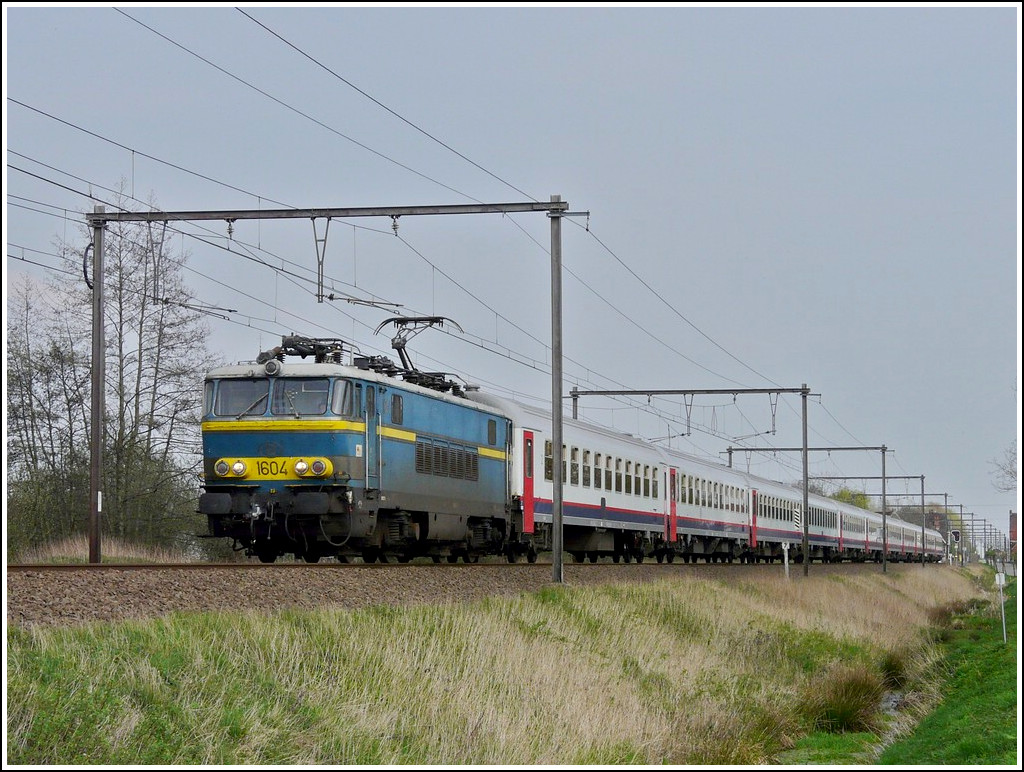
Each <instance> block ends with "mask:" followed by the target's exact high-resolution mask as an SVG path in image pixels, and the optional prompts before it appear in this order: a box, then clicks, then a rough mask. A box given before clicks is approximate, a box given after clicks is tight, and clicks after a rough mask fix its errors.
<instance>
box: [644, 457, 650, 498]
mask: <svg viewBox="0 0 1024 772" xmlns="http://www.w3.org/2000/svg"><path fill="white" fill-rule="evenodd" d="M650 495H651V467H650V466H648V465H647V464H644V496H647V497H648V498H650Z"/></svg>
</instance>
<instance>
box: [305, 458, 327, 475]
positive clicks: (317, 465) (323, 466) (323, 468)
mask: <svg viewBox="0 0 1024 772" xmlns="http://www.w3.org/2000/svg"><path fill="white" fill-rule="evenodd" d="M310 470H312V472H313V474H315V475H316V476H317V477H323V476H324V475H325V474H327V472H328V471H329V470H330V465H329V464H328V463H327V462H326V461H324V460H323V459H322V458H318V459H316V460H315V461H313V463H312V464H311V465H310Z"/></svg>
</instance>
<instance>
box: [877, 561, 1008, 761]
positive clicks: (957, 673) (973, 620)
mask: <svg viewBox="0 0 1024 772" xmlns="http://www.w3.org/2000/svg"><path fill="white" fill-rule="evenodd" d="M1004 597H1005V601H1004V603H1003V608H1004V610H1005V612H1006V638H1007V640H1006V643H1003V624H1002V618H1001V615H1000V613H999V609H998V604H996V608H994V609H992V611H991V612H990V613H984V612H983V613H979V612H978V610H976V609H975V610H973V612H970V613H968V614H966V615H957V614H953V615H951V617H950V619H949V622H948V625H949V628H948V629H949V636H948V637H947V638H946V642H945V643H944V644H943V648H944V657H943V665H944V667H945V669H946V676H945V678H946V688H945V689H944V690H943V699H942V702H941V704H940V705H939V706H938V707H937V708H936V709H935V710H934V711H933V712H932V713H931V714H930V715H928V716H927V717H926V718H925V719H924V720H923V721H922V722H921V723H920V725H919V726H918V727H917V730H916V731H915V732H914V734H913V735H912V736H910V737H907V738H906V739H903V740H900V741H899V742H896V743H894V744H893V745H891V746H890V747H889V748H887V749H886V750H885V752H884V753H882V755H881V757H880V758H879V760H878V763H879V764H900V765H916V764H927V765H935V764H986V765H993V764H1013V765H1016V764H1018V763H1019V762H1020V755H1019V754H1020V745H1019V741H1020V738H1019V736H1018V735H1017V605H1016V598H1017V583H1016V581H1014V582H1012V583H1011V584H1009V585H1008V586H1007V587H1005V588H1004Z"/></svg>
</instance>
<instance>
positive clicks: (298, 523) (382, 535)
mask: <svg viewBox="0 0 1024 772" xmlns="http://www.w3.org/2000/svg"><path fill="white" fill-rule="evenodd" d="M439 319H440V318H439V317H431V318H419V319H412V320H402V321H409V322H426V323H428V324H429V323H433V322H436V321H438V320H439ZM382 326H383V325H382ZM395 340H396V341H398V340H399V338H396V339H395ZM344 348H345V344H344V343H343V342H342V341H340V340H328V339H310V338H301V337H295V336H291V337H286V338H284V339H283V340H282V344H281V346H278V347H276V348H274V349H272V350H271V351H269V352H264V353H263V354H261V355H260V356H259V357H258V358H257V360H256V362H254V363H250V364H241V365H234V366H229V367H221V368H217V369H215V370H212V371H211V372H209V373H208V375H207V377H206V383H205V393H204V402H203V415H204V418H203V423H202V432H203V493H202V494H201V495H200V499H199V512H201V513H202V514H205V515H206V516H207V520H208V524H209V532H208V535H209V536H212V537H225V538H230V539H232V540H233V541H232V543H233V546H234V548H235V549H236V550H244V551H245V552H246V554H248V555H254V556H256V557H257V558H258V559H259V560H260V561H262V562H264V563H272V562H274V561H275V560H276V559H278V558H279V557H282V556H286V555H294V556H295V557H296V558H301V559H303V560H305V561H307V562H310V563H315V562H318V561H319V560H320V559H321V558H324V557H335V558H337V559H338V560H340V561H343V562H344V561H348V560H349V559H350V558H354V557H359V558H362V559H363V560H364V561H367V562H377V561H380V562H388V561H392V560H394V561H397V562H408V561H409V560H411V559H412V558H416V557H422V556H426V557H430V558H432V559H433V560H434V561H435V562H440V561H441V560H446V561H448V562H456V561H458V560H459V559H462V560H463V561H465V562H468V563H471V562H477V561H478V560H479V559H480V557H481V556H485V555H504V556H505V557H506V558H507V560H508V561H509V562H515V561H517V560H520V559H522V558H525V559H526V560H528V561H530V562H533V561H535V560H536V559H537V554H538V553H539V552H542V551H545V550H550V549H551V546H552V488H553V480H554V474H555V470H554V468H553V457H554V454H553V448H552V444H551V414H550V412H548V411H545V410H541V409H538V408H535V407H531V406H527V405H524V404H519V403H517V402H513V401H511V400H507V399H502V398H499V397H496V396H491V395H486V394H484V393H482V392H480V391H479V390H476V389H473V388H470V387H462V386H460V385H458V384H457V383H455V382H454V381H452V380H448V379H447V378H446V376H445V374H443V373H424V372H421V371H418V370H415V369H414V368H412V367H411V366H410V364H409V361H408V358H407V357H406V355H405V351H404V345H403V346H401V347H399V346H398V345H396V349H397V350H398V351H399V354H400V355H401V360H402V364H403V366H402V367H399V366H397V365H395V364H394V363H393V362H392V361H391V360H390V359H387V358H385V357H359V356H356V357H354V358H353V359H352V364H344V363H343V357H344ZM563 442H564V448H563V453H562V459H563V463H562V469H561V474H562V479H563V508H562V522H563V530H562V543H563V548H564V550H565V551H566V552H568V553H569V554H570V555H571V556H572V558H573V559H574V560H575V561H578V562H582V561H585V560H589V561H591V562H596V561H597V560H598V558H601V557H608V558H611V559H612V560H613V561H615V562H620V561H623V562H627V563H628V562H630V561H643V560H645V559H656V560H658V561H659V562H660V561H666V560H667V561H673V560H680V561H687V562H696V561H698V560H703V561H706V562H719V561H721V562H732V561H734V560H739V561H743V562H761V561H767V562H771V561H775V560H781V559H782V558H783V555H784V550H786V549H788V550H789V559H790V560H792V561H794V562H801V561H803V560H812V561H825V562H836V561H845V560H848V561H876V562H877V561H881V560H882V559H883V544H884V545H887V547H888V552H887V554H886V555H885V558H886V559H887V560H889V561H892V562H898V561H921V560H922V559H924V560H927V561H938V560H940V559H941V558H942V556H943V554H944V544H943V540H942V536H941V534H940V533H938V532H936V531H932V530H925V531H924V532H923V534H922V529H921V527H920V526H917V525H912V524H910V523H906V522H902V521H900V520H899V519H897V518H894V517H888V518H887V519H886V521H887V522H886V527H887V529H888V534H887V538H883V533H882V525H883V523H882V517H881V515H879V514H876V513H874V512H870V511H866V510H863V509H858V508H856V507H852V506H849V505H846V504H842V503H840V502H837V501H835V500H833V499H829V498H823V497H820V496H813V495H812V496H810V497H809V508H808V511H807V512H804V511H803V493H802V491H801V490H800V489H799V488H795V487H793V486H790V485H786V484H782V483H778V482H772V481H770V480H766V479H761V478H759V477H755V476H752V475H750V474H745V473H743V472H741V471H739V470H736V469H732V468H729V467H725V466H722V465H720V464H714V463H709V462H707V461H704V460H701V459H698V458H695V457H692V456H689V455H687V454H684V453H681V452H679V451H675V450H671V449H668V448H665V447H662V446H659V445H655V444H651V443H649V442H645V441H643V440H640V439H638V438H635V437H632V436H629V435H624V434H621V433H616V432H614V431H611V430H608V429H605V428H601V427H598V426H594V425H590V424H587V423H585V422H583V421H576V420H572V419H565V420H564V422H563ZM804 518H806V520H807V532H808V540H807V541H808V545H809V551H808V554H807V555H804V554H803V538H804Z"/></svg>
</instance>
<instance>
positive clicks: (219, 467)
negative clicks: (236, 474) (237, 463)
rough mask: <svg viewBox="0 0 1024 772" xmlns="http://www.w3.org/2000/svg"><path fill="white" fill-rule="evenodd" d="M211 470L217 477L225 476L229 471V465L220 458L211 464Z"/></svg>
mask: <svg viewBox="0 0 1024 772" xmlns="http://www.w3.org/2000/svg"><path fill="white" fill-rule="evenodd" d="M213 471H214V472H216V473H217V475H218V476H219V477H227V476H228V472H230V471H231V467H230V466H228V462H227V461H225V460H224V459H221V460H220V461H218V462H217V463H216V464H214V465H213Z"/></svg>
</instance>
